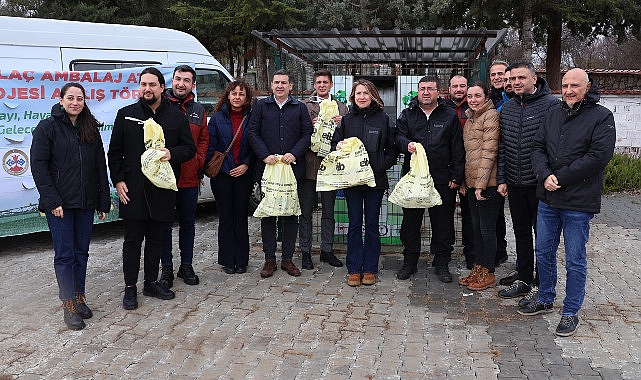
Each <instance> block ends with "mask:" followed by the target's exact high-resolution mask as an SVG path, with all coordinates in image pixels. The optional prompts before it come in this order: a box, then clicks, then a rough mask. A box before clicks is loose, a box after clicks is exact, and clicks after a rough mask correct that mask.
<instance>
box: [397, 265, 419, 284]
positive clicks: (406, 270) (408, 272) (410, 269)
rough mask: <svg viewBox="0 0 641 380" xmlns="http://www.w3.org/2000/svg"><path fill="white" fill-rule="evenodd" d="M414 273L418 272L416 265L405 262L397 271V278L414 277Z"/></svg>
mask: <svg viewBox="0 0 641 380" xmlns="http://www.w3.org/2000/svg"><path fill="white" fill-rule="evenodd" d="M414 273H416V265H411V264H407V263H403V266H402V267H401V269H400V270H399V271H398V272H396V278H398V279H399V280H407V279H408V278H410V277H412V275H413V274H414Z"/></svg>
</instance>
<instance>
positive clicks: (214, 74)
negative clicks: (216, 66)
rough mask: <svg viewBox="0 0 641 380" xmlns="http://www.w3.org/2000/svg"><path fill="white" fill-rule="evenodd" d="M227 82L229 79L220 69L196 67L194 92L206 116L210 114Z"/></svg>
mask: <svg viewBox="0 0 641 380" xmlns="http://www.w3.org/2000/svg"><path fill="white" fill-rule="evenodd" d="M228 83H229V79H227V78H226V77H225V75H223V73H221V72H220V71H217V70H203V69H198V68H197V69H196V94H197V96H198V102H199V103H200V104H202V105H203V107H205V111H206V112H207V116H211V113H212V111H213V110H214V107H216V103H218V99H219V98H220V97H221V96H222V94H223V93H224V92H225V88H226V87H227V84H228Z"/></svg>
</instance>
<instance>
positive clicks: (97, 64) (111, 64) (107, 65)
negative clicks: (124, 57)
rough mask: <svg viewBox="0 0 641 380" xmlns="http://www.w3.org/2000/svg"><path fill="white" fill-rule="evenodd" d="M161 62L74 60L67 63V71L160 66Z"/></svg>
mask: <svg viewBox="0 0 641 380" xmlns="http://www.w3.org/2000/svg"><path fill="white" fill-rule="evenodd" d="M160 64H161V62H156V61H109V60H104V61H89V60H74V61H71V62H69V69H70V70H73V71H91V70H115V69H127V68H130V67H146V66H154V65H160Z"/></svg>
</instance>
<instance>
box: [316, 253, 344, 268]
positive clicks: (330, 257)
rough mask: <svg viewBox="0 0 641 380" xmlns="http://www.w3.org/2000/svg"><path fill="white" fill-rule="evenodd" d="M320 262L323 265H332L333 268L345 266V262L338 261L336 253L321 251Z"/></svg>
mask: <svg viewBox="0 0 641 380" xmlns="http://www.w3.org/2000/svg"><path fill="white" fill-rule="evenodd" d="M320 261H321V262H323V263H327V264H329V265H331V266H333V267H342V266H343V262H342V261H340V260H339V259H338V257H336V255H334V252H325V251H321V254H320Z"/></svg>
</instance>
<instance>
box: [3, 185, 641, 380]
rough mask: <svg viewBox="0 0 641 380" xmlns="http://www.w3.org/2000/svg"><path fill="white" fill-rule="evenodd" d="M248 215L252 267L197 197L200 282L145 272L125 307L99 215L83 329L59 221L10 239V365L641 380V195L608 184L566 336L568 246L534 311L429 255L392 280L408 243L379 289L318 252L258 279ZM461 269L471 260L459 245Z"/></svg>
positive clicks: (54, 369)
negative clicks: (145, 291)
mask: <svg viewBox="0 0 641 380" xmlns="http://www.w3.org/2000/svg"><path fill="white" fill-rule="evenodd" d="M250 220H251V227H250V228H251V236H252V239H253V245H252V252H251V258H250V267H249V271H248V273H247V274H244V275H227V274H225V273H224V272H223V271H222V268H221V267H220V266H219V265H217V264H216V251H217V245H216V234H217V231H216V230H217V217H216V215H215V213H214V212H212V210H211V209H206V210H204V211H202V210H201V212H200V216H199V218H198V225H197V234H198V235H199V237H198V239H197V242H196V251H195V252H196V253H195V258H194V260H195V261H194V262H195V269H196V272H197V273H198V274H199V275H200V279H201V283H200V284H199V285H197V286H188V285H185V284H184V283H183V282H182V280H180V279H177V280H176V282H175V285H174V290H175V291H176V298H175V299H174V300H171V301H160V300H158V299H154V298H149V297H145V296H143V295H142V294H141V293H142V291H141V289H142V286H141V285H142V284H141V283H139V297H138V300H139V302H140V306H139V308H138V309H137V310H133V311H125V310H123V308H122V295H123V280H122V269H121V248H122V225H121V224H120V223H112V224H109V225H101V226H97V228H96V231H95V233H94V239H93V241H92V245H91V251H90V255H91V257H90V261H89V269H88V281H87V299H88V303H89V305H90V306H91V307H92V308H93V310H94V317H93V318H92V319H90V320H88V321H87V328H85V329H84V330H82V331H79V332H75V331H69V330H67V329H66V327H65V325H64V323H63V321H62V310H61V308H60V302H59V301H58V298H57V297H58V294H57V285H56V281H55V276H54V272H53V265H52V260H53V253H52V249H51V243H50V237H49V236H48V234H47V233H41V234H33V235H29V236H24V237H13V238H4V239H0V260H1V262H2V269H3V276H2V277H0V315H1V317H0V379H5V378H6V379H11V378H20V379H41V378H47V379H61V378H69V379H91V378H95V379H119V378H127V379H129V378H134V379H137V378H140V379H169V378H171V379H183V378H184V379H193V378H202V379H214V378H223V379H264V378H277V379H294V378H296V379H321V378H323V379H347V378H353V379H363V378H367V379H435V378H448V379H474V378H477V379H495V378H499V379H509V378H518V379H523V378H529V379H635V378H636V379H638V378H641V311H640V306H639V305H641V297H640V296H639V292H638V290H639V287H640V286H641V283H640V282H641V281H640V279H639V270H638V268H639V257H640V254H639V248H640V247H641V244H640V242H639V240H640V239H641V233H640V231H639V229H640V228H641V197H640V196H630V195H622V194H619V195H612V196H607V197H605V198H604V207H603V213H602V214H600V215H598V216H597V217H595V219H594V220H593V224H592V230H591V239H590V242H589V246H588V258H589V275H588V284H587V296H586V299H585V303H584V306H583V309H582V310H581V313H580V317H581V326H580V327H579V330H578V332H577V333H576V334H575V335H574V336H573V337H570V338H557V337H555V335H554V329H555V328H556V325H557V323H558V320H559V318H560V306H561V303H562V298H563V295H564V292H563V289H564V287H563V286H564V280H565V271H564V266H563V254H562V252H563V251H562V249H561V254H560V255H559V256H560V257H559V268H560V269H561V271H560V274H559V288H558V289H557V293H558V295H559V298H558V299H557V302H556V306H555V312H554V313H552V314H547V315H545V316H534V317H524V316H520V315H518V314H517V313H516V307H515V304H516V300H502V299H499V298H498V296H497V295H496V290H497V289H492V290H486V291H482V292H470V291H467V289H463V288H461V287H459V286H458V285H457V283H456V281H455V282H453V283H451V284H442V283H440V282H439V281H438V280H437V279H436V276H435V275H434V274H433V273H432V271H431V268H427V269H426V266H427V263H429V262H430V260H431V257H430V256H429V255H425V256H424V257H423V258H422V259H421V267H420V269H419V272H418V274H417V275H416V276H415V277H413V278H412V279H411V280H410V281H399V280H396V279H395V277H394V272H395V270H397V269H398V268H399V267H400V265H401V256H400V255H399V254H398V252H399V251H400V248H398V247H397V248H392V249H387V251H391V252H388V253H386V254H384V255H383V256H382V258H381V270H380V273H379V276H378V283H377V284H376V285H374V286H371V287H365V286H361V287H359V288H350V287H349V286H347V284H346V270H345V268H344V267H343V268H333V267H330V266H328V265H327V264H319V260H318V255H314V263H315V264H316V269H315V270H313V271H303V274H302V276H300V277H297V278H295V277H290V276H288V275H287V274H286V273H285V272H284V271H282V270H280V269H279V270H278V271H277V272H276V273H275V275H274V277H272V278H269V279H261V278H260V276H259V274H258V272H259V270H260V268H261V266H262V262H263V260H262V253H261V248H260V241H259V240H260V233H259V223H258V221H257V220H256V219H254V218H250ZM509 220H510V219H509V214H508V226H510V225H511V223H510V222H509ZM508 228H509V227H508ZM508 239H509V250H510V251H511V254H510V260H509V261H508V263H506V264H503V265H502V266H501V267H499V268H497V277H502V276H504V275H505V274H506V273H507V272H509V271H510V270H512V269H513V268H514V255H513V249H514V243H513V242H514V237H513V235H512V231H511V230H508ZM339 257H341V258H343V256H342V255H340V256H339ZM296 260H297V263H299V262H300V257H296ZM451 269H452V272H453V273H454V274H455V277H458V275H460V274H466V273H467V271H466V270H465V269H464V259H463V256H462V254H461V253H460V248H457V250H456V253H455V255H454V257H453V261H452V263H451ZM140 278H141V279H142V274H141V276H140Z"/></svg>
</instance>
